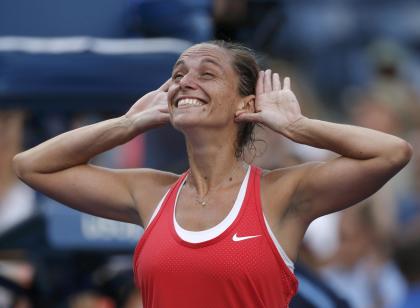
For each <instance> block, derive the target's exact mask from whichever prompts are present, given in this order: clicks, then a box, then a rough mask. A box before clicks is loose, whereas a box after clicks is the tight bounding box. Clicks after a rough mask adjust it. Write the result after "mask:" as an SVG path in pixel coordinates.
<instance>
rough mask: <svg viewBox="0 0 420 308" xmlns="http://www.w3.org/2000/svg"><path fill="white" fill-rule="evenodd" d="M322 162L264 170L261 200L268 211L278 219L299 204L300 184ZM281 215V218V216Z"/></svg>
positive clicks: (262, 173)
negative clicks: (293, 205)
mask: <svg viewBox="0 0 420 308" xmlns="http://www.w3.org/2000/svg"><path fill="white" fill-rule="evenodd" d="M320 164H322V162H310V163H304V164H299V165H295V166H291V167H286V168H278V169H273V170H262V172H261V200H262V203H263V207H264V208H265V210H266V211H269V212H274V213H275V215H276V217H281V216H282V215H281V213H284V211H285V210H287V209H288V208H290V206H291V205H292V204H293V203H295V202H299V200H298V198H299V195H300V194H299V193H298V189H299V184H300V183H301V182H302V180H303V179H304V178H305V177H306V176H311V174H312V172H313V170H314V169H316V168H317V166H319V165H320ZM279 215H280V216H279Z"/></svg>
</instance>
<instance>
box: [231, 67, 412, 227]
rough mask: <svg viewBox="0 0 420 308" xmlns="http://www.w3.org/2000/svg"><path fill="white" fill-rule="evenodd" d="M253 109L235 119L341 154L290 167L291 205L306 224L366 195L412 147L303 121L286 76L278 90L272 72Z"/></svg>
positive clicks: (381, 135)
mask: <svg viewBox="0 0 420 308" xmlns="http://www.w3.org/2000/svg"><path fill="white" fill-rule="evenodd" d="M256 110H257V112H256V113H243V114H238V115H237V120H238V121H255V122H259V123H262V124H263V125H265V126H267V127H269V128H271V129H273V130H274V131H276V132H278V133H280V134H282V135H284V136H285V137H287V138H289V139H291V140H293V141H295V142H297V143H302V144H306V145H309V146H313V147H318V148H322V149H327V150H330V151H333V152H335V153H337V154H339V155H340V157H338V158H336V159H333V160H331V161H328V162H317V163H310V164H305V165H303V166H301V167H300V168H295V169H294V171H293V172H294V179H295V180H294V181H292V182H294V183H296V185H295V187H293V190H294V193H293V196H292V200H291V202H290V206H292V207H294V210H295V211H293V212H294V213H297V214H298V215H299V216H300V217H301V218H302V219H303V220H304V221H305V223H309V222H311V221H312V220H313V219H315V218H317V217H319V216H322V215H325V214H328V213H331V212H335V211H339V210H342V209H344V208H346V207H348V206H350V205H353V204H355V203H357V202H359V201H361V200H363V199H364V198H366V197H368V196H370V195H371V194H373V193H374V192H376V191H377V190H378V189H379V188H381V187H382V186H383V185H384V184H385V183H386V182H387V181H388V180H389V179H390V178H391V177H392V176H394V175H395V174H396V173H397V172H398V171H399V170H401V168H403V167H404V166H405V165H406V164H407V163H408V161H409V159H410V157H411V153H412V149H411V146H410V145H409V144H408V143H407V142H406V141H404V140H402V139H400V138H398V137H395V136H392V135H388V134H385V133H382V132H379V131H375V130H371V129H367V128H362V127H357V126H351V125H343V124H336V123H330V122H325V121H319V120H313V119H309V118H306V117H304V116H303V115H302V114H301V111H300V107H299V104H298V102H297V100H296V97H295V95H294V94H293V92H292V91H291V89H290V80H289V78H286V79H285V80H284V83H283V87H281V84H280V79H279V76H278V75H277V74H273V75H272V74H271V71H266V72H262V73H261V74H260V78H259V81H258V85H257V99H256ZM275 172H276V171H274V173H275ZM274 178H275V177H274ZM279 178H280V177H279Z"/></svg>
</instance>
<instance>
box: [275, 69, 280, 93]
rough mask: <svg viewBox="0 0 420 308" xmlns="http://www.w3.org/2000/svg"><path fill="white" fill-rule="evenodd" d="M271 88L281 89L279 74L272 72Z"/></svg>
mask: <svg viewBox="0 0 420 308" xmlns="http://www.w3.org/2000/svg"><path fill="white" fill-rule="evenodd" d="M273 90H274V91H278V90H281V83H280V76H279V74H277V73H274V74H273Z"/></svg>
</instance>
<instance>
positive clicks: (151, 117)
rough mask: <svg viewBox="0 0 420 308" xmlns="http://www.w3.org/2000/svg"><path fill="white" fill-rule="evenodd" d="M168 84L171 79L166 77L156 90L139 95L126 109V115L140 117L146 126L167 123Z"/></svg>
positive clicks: (151, 126)
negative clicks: (128, 108)
mask: <svg viewBox="0 0 420 308" xmlns="http://www.w3.org/2000/svg"><path fill="white" fill-rule="evenodd" d="M170 84H171V79H168V80H167V81H166V82H165V83H164V84H162V85H161V86H160V87H159V88H158V89H157V90H154V91H152V92H149V93H147V94H146V95H144V96H143V97H141V98H140V99H139V100H138V101H137V102H135V103H134V105H133V106H131V108H130V110H128V111H127V113H126V114H125V115H126V117H128V118H133V119H137V118H141V122H142V123H141V124H142V125H143V126H144V127H146V128H153V127H159V126H162V125H164V124H166V123H168V122H169V111H168V89H169V86H170Z"/></svg>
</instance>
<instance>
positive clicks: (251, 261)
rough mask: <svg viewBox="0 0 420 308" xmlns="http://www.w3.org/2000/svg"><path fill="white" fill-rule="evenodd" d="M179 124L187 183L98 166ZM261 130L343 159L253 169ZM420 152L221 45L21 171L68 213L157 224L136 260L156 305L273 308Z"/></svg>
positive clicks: (40, 151) (146, 293) (148, 302)
mask: <svg viewBox="0 0 420 308" xmlns="http://www.w3.org/2000/svg"><path fill="white" fill-rule="evenodd" d="M168 122H170V123H171V124H172V125H173V126H174V127H175V128H176V129H178V130H180V131H181V132H182V133H183V134H184V136H185V140H186V146H187V152H188V160H189V169H188V170H187V171H185V173H183V174H181V175H176V174H171V173H167V172H164V171H159V170H152V169H134V170H113V169H106V168H100V167H97V166H93V165H91V164H89V160H90V159H91V158H92V157H94V156H95V155H97V154H99V153H101V152H104V151H106V150H108V149H110V148H113V147H115V146H117V145H120V144H122V143H125V142H127V141H129V140H130V139H132V138H133V137H135V136H137V135H138V134H141V133H144V132H145V131H147V130H149V129H152V128H154V127H157V126H161V125H164V124H165V123H168ZM256 123H258V124H260V125H263V126H265V127H267V128H269V129H271V130H273V131H274V132H276V133H278V134H281V135H283V136H285V137H287V138H289V139H290V140H292V141H294V142H298V143H302V144H307V145H310V146H315V147H319V148H323V149H327V150H331V151H334V152H336V153H337V154H338V157H337V158H336V159H334V160H331V161H328V162H314V163H309V164H304V165H297V166H295V167H293V168H287V169H276V170H260V169H259V168H257V167H255V166H252V165H251V166H249V165H248V164H247V163H245V161H244V160H243V159H242V156H241V151H242V149H243V148H244V146H246V144H247V143H248V142H249V140H250V136H251V133H252V129H253V125H255V124H256ZM168 146H170V145H168ZM411 152H412V150H411V146H410V145H409V144H408V143H407V142H405V141H403V140H402V139H400V138H398V137H395V136H391V135H388V134H384V133H381V132H377V131H374V130H370V129H366V128H361V127H356V126H350V125H342V124H336V123H330V122H325V121H320V120H315V119H309V118H307V117H305V116H304V115H302V113H301V111H300V107H299V103H298V101H297V99H296V97H295V95H294V93H293V92H292V90H291V84H290V79H289V78H287V77H286V78H284V80H282V81H281V79H280V77H279V75H278V74H277V73H274V74H273V73H272V72H271V70H266V71H260V72H259V73H258V66H257V64H256V61H255V57H254V55H253V53H252V51H251V50H249V49H247V48H245V47H243V46H240V45H236V44H232V43H227V42H221V41H216V42H207V43H202V44H198V45H195V46H193V47H191V48H189V49H187V50H186V51H185V52H184V53H183V54H182V55H181V57H180V58H179V60H178V61H177V62H176V63H175V65H174V68H173V74H172V77H171V78H170V79H169V80H168V81H166V82H165V83H164V84H163V85H162V86H161V87H160V88H159V89H157V90H155V91H152V92H150V93H148V94H146V95H145V96H143V97H142V98H140V99H139V100H138V101H137V102H136V103H135V104H134V105H133V106H132V107H131V108H130V110H129V111H128V112H127V113H126V114H125V115H123V116H121V117H119V118H115V119H110V120H107V121H104V122H100V123H97V124H94V125H90V126H86V127H82V128H79V129H77V130H73V131H70V132H67V133H65V134H62V135H59V136H57V137H55V138H53V139H51V140H48V141H46V142H44V143H42V144H40V145H38V146H37V147H35V148H32V149H30V150H28V151H26V152H23V153H20V154H18V155H17V156H16V157H15V159H14V166H15V170H16V173H17V174H18V175H19V177H20V178H21V179H22V180H24V181H25V182H27V183H28V184H30V185H31V186H32V187H35V188H36V189H38V190H40V191H42V192H43V193H45V194H47V195H49V196H51V197H53V198H55V199H57V200H59V201H60V202H62V203H65V204H67V205H69V206H71V207H73V208H76V209H78V210H80V211H83V212H87V213H91V214H94V215H97V216H101V217H106V218H111V219H115V220H121V221H125V222H130V223H135V224H139V225H141V226H143V227H144V228H145V233H144V235H143V237H142V238H141V239H140V241H139V243H138V245H137V247H136V250H135V253H134V262H133V265H134V272H135V277H136V282H137V285H138V286H139V288H140V289H141V292H142V297H143V301H144V307H153V308H154V307H186V308H188V307H204V308H205V307H238V308H239V307H241V308H242V307H270V308H271V307H287V306H288V303H289V302H290V300H291V298H292V297H293V295H294V294H295V293H296V290H297V280H296V278H295V276H294V274H293V261H294V260H295V259H296V257H297V254H298V250H299V246H300V244H301V241H302V238H303V235H304V233H305V231H306V229H307V227H308V225H309V224H310V222H311V221H313V220H314V219H316V218H317V217H320V216H322V215H325V214H327V213H331V212H334V211H339V210H342V209H344V208H346V207H349V206H351V205H353V204H355V203H357V202H359V201H360V200H362V199H364V198H366V197H368V196H369V195H371V194H373V193H374V192H375V191H377V190H378V189H379V188H380V187H381V186H382V185H383V184H384V183H385V182H386V181H388V180H389V179H390V178H391V177H392V176H393V175H395V174H396V173H397V172H398V171H399V170H400V169H401V168H403V167H404V165H405V164H407V162H408V161H409V159H410V157H411ZM75 192H77V193H75Z"/></svg>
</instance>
